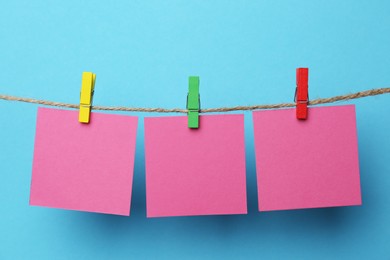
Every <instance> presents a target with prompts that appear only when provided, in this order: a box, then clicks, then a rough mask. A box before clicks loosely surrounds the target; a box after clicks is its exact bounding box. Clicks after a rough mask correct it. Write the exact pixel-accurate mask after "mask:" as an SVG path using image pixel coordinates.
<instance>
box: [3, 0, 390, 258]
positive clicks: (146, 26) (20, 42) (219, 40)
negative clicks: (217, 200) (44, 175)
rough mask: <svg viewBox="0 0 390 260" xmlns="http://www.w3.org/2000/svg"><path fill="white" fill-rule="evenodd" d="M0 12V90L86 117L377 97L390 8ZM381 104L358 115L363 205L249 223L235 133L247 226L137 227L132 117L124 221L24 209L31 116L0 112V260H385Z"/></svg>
mask: <svg viewBox="0 0 390 260" xmlns="http://www.w3.org/2000/svg"><path fill="white" fill-rule="evenodd" d="M97 2H98V1H80V0H77V1H76V0H68V1H38V0H36V1H20V0H17V1H16V0H15V1H2V2H1V4H0V35H1V37H0V50H1V51H0V71H1V72H0V75H1V76H0V93H2V94H10V95H16V96H25V97H34V98H40V99H47V100H54V101H62V102H68V103H78V102H79V95H80V83H81V73H82V71H93V72H95V73H96V74H97V81H96V89H95V96H94V104H95V105H108V106H112V105H122V106H135V107H167V108H173V107H181V108H184V107H185V103H186V94H187V84H188V83H187V80H188V76H189V75H199V76H200V79H201V85H200V86H201V103H202V107H203V108H209V107H220V106H234V105H252V104H264V103H279V102H291V101H292V100H293V95H294V90H295V68H297V67H300V66H307V67H309V68H310V75H309V85H310V87H309V90H310V98H311V99H314V98H318V97H330V96H334V95H339V94H345V93H351V92H356V91H361V90H366V89H370V88H378V87H386V86H389V85H390V73H389V68H390V53H389V46H390V34H389V28H390V19H389V11H390V2H389V1H384V0H383V1H372V0H371V1H336V0H328V1H303V0H301V1H275V0H272V1H271V0H269V1H222V0H221V1H203V2H201V1H164V2H163V1H149V0H148V1H132V2H131V3H130V1H124V0H123V1H110V2H108V1H105V2H106V3H103V1H101V2H98V3H97ZM389 101H390V95H383V96H378V97H369V98H365V99H359V100H356V101H352V102H344V103H343V104H345V103H354V104H356V106H357V107H356V108H357V125H358V136H359V158H360V169H361V186H362V196H363V206H361V207H341V208H326V209H307V210H293V211H278V212H266V213H259V212H258V210H257V191H256V173H255V161H254V145H253V129H252V127H253V125H252V117H251V113H250V112H246V113H245V118H246V119H245V120H246V162H247V189H248V215H239V216H202V217H173V218H155V219H147V218H146V208H145V165H144V163H145V160H144V143H143V140H144V134H143V117H144V116H148V115H150V114H140V113H130V114H132V115H137V116H140V123H139V128H138V131H139V133H138V137H137V151H136V163H135V174H134V186H133V198H132V205H131V212H132V213H131V216H130V217H121V216H111V215H103V214H94V213H85V212H76V211H66V210H59V209H46V208H40V207H30V206H29V204H28V202H29V191H30V181H31V167H32V157H33V146H34V135H35V120H36V110H37V106H36V105H32V104H23V103H15V102H6V101H0V122H1V127H0V134H1V138H0V176H1V179H0V207H1V208H0V212H1V215H0V234H1V235H0V259H129V258H145V259H172V258H178V259H183V258H188V259H191V258H194V259H199V258H205V259H207V258H213V259H217V258H221V259H222V258H223V259H238V258H243V257H245V258H249V259H251V258H252V259H254V258H263V257H265V258H271V259H272V258H275V259H286V258H290V259H368V258H370V259H389V258H390V247H389V242H390V240H389V237H390V224H389V219H390V166H389V161H390V152H389V151H390V138H389V137H388V133H389V132H390V117H389V114H390V102H389Z"/></svg>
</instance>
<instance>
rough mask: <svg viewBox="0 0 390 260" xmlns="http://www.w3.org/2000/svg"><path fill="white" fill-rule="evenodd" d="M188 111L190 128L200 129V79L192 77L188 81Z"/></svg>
mask: <svg viewBox="0 0 390 260" xmlns="http://www.w3.org/2000/svg"><path fill="white" fill-rule="evenodd" d="M187 110H188V128H199V110H200V97H199V77H194V76H191V77H189V79H188V96H187Z"/></svg>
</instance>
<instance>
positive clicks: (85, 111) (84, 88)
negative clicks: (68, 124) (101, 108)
mask: <svg viewBox="0 0 390 260" xmlns="http://www.w3.org/2000/svg"><path fill="white" fill-rule="evenodd" d="M95 79H96V74H94V73H92V72H83V77H82V80H81V93H80V111H79V122H80V123H86V124H88V123H89V117H90V114H91V107H92V97H93V91H94V89H95Z"/></svg>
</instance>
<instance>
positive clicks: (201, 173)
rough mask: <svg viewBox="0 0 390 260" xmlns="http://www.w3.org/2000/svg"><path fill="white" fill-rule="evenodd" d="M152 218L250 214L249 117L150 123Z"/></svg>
mask: <svg viewBox="0 0 390 260" xmlns="http://www.w3.org/2000/svg"><path fill="white" fill-rule="evenodd" d="M145 149H146V150H145V155H146V158H145V160H146V201H147V216H148V217H164V216H190V215H220V214H246V213H247V205H246V180H245V174H246V173H245V145H244V116H243V115H236V114H235V115H210V116H201V117H200V126H199V129H189V128H188V126H187V117H186V116H175V117H155V118H145Z"/></svg>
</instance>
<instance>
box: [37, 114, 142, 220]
mask: <svg viewBox="0 0 390 260" xmlns="http://www.w3.org/2000/svg"><path fill="white" fill-rule="evenodd" d="M137 120H138V119H137V117H130V116H122V115H110V114H102V113H91V121H90V123H89V124H82V123H79V121H78V111H69V110H60V109H49V108H38V117H37V128H36V137H35V150H34V162H33V173H32V181H31V194H30V205H34V206H45V207H53V208H62V209H70V210H80V211H90V212H99V213H108V214H117V215H127V216H128V215H130V200H131V190H132V181H133V169H134V154H135V141H136V130H137Z"/></svg>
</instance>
